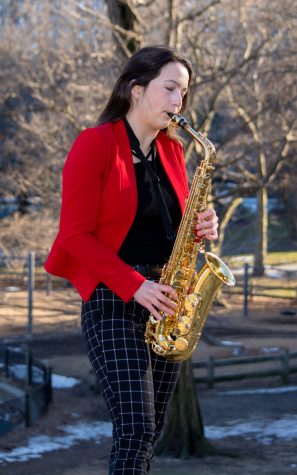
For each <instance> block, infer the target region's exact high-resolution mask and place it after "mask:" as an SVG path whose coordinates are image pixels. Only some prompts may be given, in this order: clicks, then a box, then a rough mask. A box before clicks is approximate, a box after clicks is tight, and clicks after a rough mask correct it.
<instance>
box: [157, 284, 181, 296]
mask: <svg viewBox="0 0 297 475" xmlns="http://www.w3.org/2000/svg"><path fill="white" fill-rule="evenodd" d="M158 290H160V292H162V293H165V294H168V295H170V297H171V298H173V299H174V300H177V298H178V295H177V292H176V290H175V289H174V288H173V287H170V286H169V285H165V284H158Z"/></svg>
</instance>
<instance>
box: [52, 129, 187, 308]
mask: <svg viewBox="0 0 297 475" xmlns="http://www.w3.org/2000/svg"><path fill="white" fill-rule="evenodd" d="M156 144H157V150H158V153H159V156H160V160H161V161H162V164H163V166H164V169H165V170H166V173H167V175H168V177H169V180H170V182H171V184H172V186H173V189H174V190H175V192H176V195H177V197H178V200H179V203H180V207H181V210H182V212H183V211H184V206H185V199H186V197H187V195H188V184H187V176H186V168H185V163H184V158H183V152H182V148H181V146H180V145H179V144H178V143H177V142H176V141H175V140H172V139H169V138H168V136H167V135H166V134H165V133H164V132H160V133H159V134H158V136H157V139H156ZM136 209H137V189H136V179H135V173H134V166H133V160H132V154H131V149H130V144H129V139H128V136H127V132H126V128H125V125H124V123H123V122H122V121H118V122H116V123H107V124H103V125H101V126H98V127H95V128H89V129H86V130H84V131H83V132H82V133H81V134H80V135H79V136H78V138H77V139H76V140H75V142H74V144H73V146H72V148H71V150H70V152H69V155H68V157H67V160H66V162H65V165H64V168H63V183H62V206H61V215H60V228H59V232H58V235H57V237H56V239H55V241H54V244H53V246H52V249H51V251H50V253H49V256H48V258H47V261H46V263H45V266H44V267H45V269H46V270H47V272H49V273H51V274H54V275H57V276H59V277H63V278H65V279H67V280H69V281H70V282H71V283H72V284H73V285H74V287H76V289H77V290H78V292H79V293H80V295H81V297H82V299H83V300H88V299H89V297H90V296H91V294H92V292H93V291H94V289H95V288H96V286H97V285H98V284H99V283H100V282H103V283H104V284H105V285H106V286H107V287H109V288H110V289H112V290H113V291H114V292H115V293H116V294H117V295H118V296H119V297H120V298H122V299H123V300H124V301H125V302H127V301H129V300H130V299H131V298H132V296H133V295H134V293H135V292H136V290H137V289H138V288H139V287H140V285H141V284H142V283H143V282H144V281H145V278H144V277H143V276H142V275H141V274H139V273H138V272H136V271H135V269H133V268H132V267H131V266H129V265H128V264H126V263H125V262H123V261H122V260H121V259H120V258H119V257H118V255H117V252H118V250H119V249H120V247H121V245H122V243H123V241H124V239H125V237H126V235H127V233H128V231H129V229H130V226H131V225H132V223H133V220H134V217H135V214H136Z"/></svg>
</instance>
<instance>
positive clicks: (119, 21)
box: [106, 0, 140, 56]
mask: <svg viewBox="0 0 297 475" xmlns="http://www.w3.org/2000/svg"><path fill="white" fill-rule="evenodd" d="M106 3H107V11H108V16H109V18H110V20H111V22H112V23H113V24H114V25H118V26H119V27H120V28H121V29H122V32H120V31H117V30H114V32H113V36H114V38H115V41H116V42H117V44H118V46H119V47H120V49H121V50H122V52H123V53H124V56H129V55H130V54H131V53H134V52H135V51H136V50H137V49H138V48H139V47H140V40H139V37H138V35H139V32H140V25H139V19H138V17H137V15H136V10H135V8H134V7H133V4H132V2H131V1H130V0H106ZM125 31H126V32H127V33H128V32H129V33H130V35H128V34H126V33H125Z"/></svg>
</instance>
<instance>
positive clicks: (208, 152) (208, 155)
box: [168, 113, 216, 163]
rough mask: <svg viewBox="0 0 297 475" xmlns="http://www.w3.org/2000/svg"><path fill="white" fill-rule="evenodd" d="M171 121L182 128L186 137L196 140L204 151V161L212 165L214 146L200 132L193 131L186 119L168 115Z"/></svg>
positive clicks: (177, 115)
mask: <svg viewBox="0 0 297 475" xmlns="http://www.w3.org/2000/svg"><path fill="white" fill-rule="evenodd" d="M168 115H169V117H171V120H172V121H173V122H174V123H175V124H176V125H178V127H180V128H182V129H183V130H184V131H185V132H186V133H187V134H188V135H190V136H191V137H192V138H193V139H194V140H196V141H197V142H198V143H199V144H200V145H201V146H202V148H203V149H204V153H205V159H206V160H207V161H208V162H210V163H212V162H214V161H215V158H216V150H215V146H214V144H213V143H212V142H211V141H210V140H209V139H207V138H206V137H205V136H204V135H203V134H202V133H201V132H199V131H197V130H195V129H193V128H192V127H191V126H190V124H189V123H188V121H187V119H186V118H185V117H183V116H182V115H179V114H169V113H168Z"/></svg>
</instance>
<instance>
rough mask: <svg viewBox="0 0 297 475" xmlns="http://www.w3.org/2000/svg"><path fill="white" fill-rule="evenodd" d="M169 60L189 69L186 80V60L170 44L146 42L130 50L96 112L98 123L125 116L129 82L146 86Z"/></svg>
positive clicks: (185, 100)
mask: <svg viewBox="0 0 297 475" xmlns="http://www.w3.org/2000/svg"><path fill="white" fill-rule="evenodd" d="M171 62H179V63H181V64H183V65H184V66H185V68H186V69H187V71H188V73H189V83H190V81H191V77H192V67H191V64H190V62H189V61H188V60H186V59H185V58H183V57H182V56H179V55H178V54H176V53H174V52H173V50H172V49H171V48H168V47H166V46H148V47H145V48H141V49H139V50H138V51H137V52H136V53H134V54H133V56H131V58H130V59H129V61H128V63H127V64H126V66H125V68H124V70H123V72H122V74H121V75H120V77H119V78H118V80H117V82H116V84H115V86H114V88H113V91H112V93H111V96H110V98H109V100H108V102H107V104H106V106H105V108H104V110H103V111H102V112H101V114H100V116H99V119H98V124H103V123H106V122H116V121H117V120H119V119H122V118H123V117H125V115H126V114H127V113H128V111H129V109H130V107H131V103H132V97H131V85H133V86H135V85H140V86H144V87H147V86H148V84H149V83H150V81H152V80H153V79H155V78H156V77H157V76H158V75H159V74H160V71H161V69H162V67H163V66H165V65H166V64H168V63H171ZM187 96H188V93H186V94H185V96H184V97H183V102H182V108H181V111H180V112H183V111H184V109H185V107H186V104H187ZM170 132H171V131H169V129H168V133H169V134H170V135H175V134H172V133H170Z"/></svg>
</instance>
